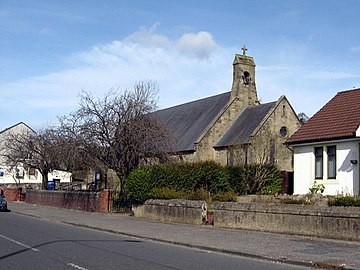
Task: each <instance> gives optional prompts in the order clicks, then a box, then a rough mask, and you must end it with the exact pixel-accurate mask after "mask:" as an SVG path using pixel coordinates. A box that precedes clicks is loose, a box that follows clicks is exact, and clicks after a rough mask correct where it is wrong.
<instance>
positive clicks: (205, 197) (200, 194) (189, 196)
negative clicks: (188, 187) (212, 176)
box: [183, 188, 211, 202]
mask: <svg viewBox="0 0 360 270" xmlns="http://www.w3.org/2000/svg"><path fill="white" fill-rule="evenodd" d="M183 199H185V200H197V201H206V202H210V201H211V196H210V193H209V192H208V191H207V190H205V189H203V188H201V189H198V190H196V191H190V192H187V193H185V194H184V195H183Z"/></svg>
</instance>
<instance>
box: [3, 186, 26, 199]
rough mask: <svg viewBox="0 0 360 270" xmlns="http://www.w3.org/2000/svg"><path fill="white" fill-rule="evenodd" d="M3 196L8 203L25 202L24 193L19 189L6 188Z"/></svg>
mask: <svg viewBox="0 0 360 270" xmlns="http://www.w3.org/2000/svg"><path fill="white" fill-rule="evenodd" d="M4 195H5V199H6V200H7V201H8V202H14V201H25V193H24V192H23V189H22V188H21V187H6V188H5V190H4Z"/></svg>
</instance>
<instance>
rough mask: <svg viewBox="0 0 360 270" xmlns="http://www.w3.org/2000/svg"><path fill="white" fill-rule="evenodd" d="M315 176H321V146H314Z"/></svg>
mask: <svg viewBox="0 0 360 270" xmlns="http://www.w3.org/2000/svg"><path fill="white" fill-rule="evenodd" d="M314 152H315V178H316V179H322V178H323V147H315V151H314Z"/></svg>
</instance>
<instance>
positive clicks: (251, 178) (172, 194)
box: [126, 161, 281, 203]
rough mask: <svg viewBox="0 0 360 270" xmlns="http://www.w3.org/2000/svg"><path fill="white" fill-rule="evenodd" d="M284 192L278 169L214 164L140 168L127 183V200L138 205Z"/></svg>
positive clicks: (263, 166)
mask: <svg viewBox="0 0 360 270" xmlns="http://www.w3.org/2000/svg"><path fill="white" fill-rule="evenodd" d="M280 189H281V177H280V172H279V170H278V169H277V168H276V167H275V166H271V165H245V166H239V167H225V166H221V165H219V164H217V163H215V162H213V161H206V162H198V163H182V164H158V165H145V166H140V167H138V168H136V169H135V170H133V171H132V172H131V173H130V175H129V176H128V177H127V179H126V191H127V196H128V198H129V199H130V200H132V201H133V202H135V203H143V202H145V201H146V200H148V199H160V198H164V199H166V198H188V199H204V198H206V197H208V198H214V199H220V200H234V197H235V194H237V195H242V194H253V193H260V194H273V193H276V192H278V191H279V190H280Z"/></svg>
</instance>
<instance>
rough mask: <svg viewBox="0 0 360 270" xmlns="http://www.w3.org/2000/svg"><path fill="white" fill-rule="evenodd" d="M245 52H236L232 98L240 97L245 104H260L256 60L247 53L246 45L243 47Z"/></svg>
mask: <svg viewBox="0 0 360 270" xmlns="http://www.w3.org/2000/svg"><path fill="white" fill-rule="evenodd" d="M242 51H243V54H242V55H240V54H236V55H235V59H234V62H233V84H232V88H231V99H234V98H236V97H237V98H239V99H240V101H241V102H242V103H243V104H244V106H255V105H259V100H258V97H257V92H256V85H255V66H256V65H255V62H254V59H253V58H252V57H251V56H247V55H246V51H247V48H246V46H243V47H242Z"/></svg>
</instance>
